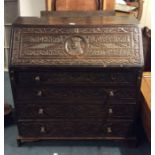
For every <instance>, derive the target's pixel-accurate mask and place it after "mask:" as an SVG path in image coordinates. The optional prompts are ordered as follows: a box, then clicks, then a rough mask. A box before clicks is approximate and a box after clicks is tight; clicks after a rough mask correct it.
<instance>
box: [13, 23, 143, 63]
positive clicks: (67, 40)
mask: <svg viewBox="0 0 155 155" xmlns="http://www.w3.org/2000/svg"><path fill="white" fill-rule="evenodd" d="M140 37H141V36H140V30H139V28H137V27H136V26H131V25H127V26H121V25H116V26H103V27H95V28H93V27H92V28H91V27H90V28H82V27H81V28H80V27H78V28H72V27H68V28H67V27H66V28H55V27H51V28H14V38H13V48H12V60H11V63H12V64H14V65H22V64H26V65H31V64H38V65H84V66H85V65H101V66H110V65H115V66H116V65H118V66H123V65H141V64H142V54H141V53H142V52H141V40H140Z"/></svg>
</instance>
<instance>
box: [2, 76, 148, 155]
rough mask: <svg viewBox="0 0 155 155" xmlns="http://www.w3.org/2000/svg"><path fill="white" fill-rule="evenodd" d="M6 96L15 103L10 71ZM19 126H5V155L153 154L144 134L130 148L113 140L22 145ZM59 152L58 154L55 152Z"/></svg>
mask: <svg viewBox="0 0 155 155" xmlns="http://www.w3.org/2000/svg"><path fill="white" fill-rule="evenodd" d="M4 80H5V81H4V82H5V83H4V84H5V87H4V92H5V95H4V98H5V101H6V102H8V103H10V104H12V105H13V100H12V95H11V89H10V83H9V77H8V73H5V74H4ZM16 136H17V128H16V126H15V125H10V126H7V127H5V133H4V138H5V139H4V144H5V147H4V151H5V155H151V150H150V149H151V146H150V144H149V143H148V141H147V140H146V137H145V135H144V134H142V137H141V139H142V140H141V142H140V144H139V146H138V147H137V148H130V147H127V146H125V145H124V144H121V143H120V144H118V143H115V144H114V143H111V142H101V141H100V142H94V141H89V142H86V141H81V142H73V141H70V142H53V141H52V142H51V141H49V142H46V141H44V142H43V141H42V142H35V143H28V144H25V145H23V146H22V147H17V144H16ZM55 153H57V154H55Z"/></svg>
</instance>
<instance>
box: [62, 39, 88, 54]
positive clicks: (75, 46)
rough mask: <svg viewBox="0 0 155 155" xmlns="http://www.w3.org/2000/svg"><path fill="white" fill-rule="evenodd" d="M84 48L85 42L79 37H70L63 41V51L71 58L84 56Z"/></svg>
mask: <svg viewBox="0 0 155 155" xmlns="http://www.w3.org/2000/svg"><path fill="white" fill-rule="evenodd" d="M86 48H87V42H86V40H85V39H84V38H83V37H81V36H71V37H69V38H68V39H67V40H66V41H65V50H66V52H67V53H68V54H70V55H72V56H79V55H82V54H84V52H85V50H86Z"/></svg>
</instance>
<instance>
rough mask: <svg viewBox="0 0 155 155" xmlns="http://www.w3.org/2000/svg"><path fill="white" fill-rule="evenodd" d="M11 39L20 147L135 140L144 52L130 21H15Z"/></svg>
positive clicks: (11, 73)
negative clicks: (29, 142)
mask: <svg viewBox="0 0 155 155" xmlns="http://www.w3.org/2000/svg"><path fill="white" fill-rule="evenodd" d="M69 23H70V24H69ZM11 38H12V39H11V50H10V51H11V54H10V64H9V74H10V80H11V87H12V92H13V98H14V103H15V109H16V120H17V126H18V130H19V136H20V138H19V139H18V142H19V143H20V140H30V139H33V140H38V139H39V138H40V139H65V140H66V139H68V140H69V139H74V140H78V139H107V140H116V139H117V140H118V139H121V140H129V139H134V140H135V139H136V126H137V125H136V124H137V116H138V111H139V109H138V97H139V92H140V83H141V73H142V66H143V56H142V53H143V51H142V38H141V30H140V29H139V27H138V25H137V21H136V20H135V19H131V18H126V17H125V18H122V17H102V16H100V17H88V16H87V17H86V16H85V17H84V16H83V17H80V18H75V17H73V16H72V17H68V18H67V17H66V18H65V17H56V16H55V17H49V16H46V17H42V18H32V17H30V18H29V17H25V18H22V17H20V18H18V19H17V20H16V21H15V23H14V24H13V27H12V33H11Z"/></svg>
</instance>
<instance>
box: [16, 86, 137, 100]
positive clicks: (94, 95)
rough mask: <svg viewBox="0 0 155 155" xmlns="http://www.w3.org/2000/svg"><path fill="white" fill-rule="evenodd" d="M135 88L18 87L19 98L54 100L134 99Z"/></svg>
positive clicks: (17, 97)
mask: <svg viewBox="0 0 155 155" xmlns="http://www.w3.org/2000/svg"><path fill="white" fill-rule="evenodd" d="M134 98H136V90H135V89H133V88H101V87H36V88H28V87H27V88H24V87H20V88H17V89H16V99H17V100H24V101H25V100H35V101H38V100H39V101H40V100H43V101H44V100H49V99H52V101H60V102H61V101H62V102H63V101H67V100H74V101H79V100H80V101H90V102H91V101H92V102H94V101H97V100H100V101H101V102H104V101H105V100H107V99H134Z"/></svg>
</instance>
